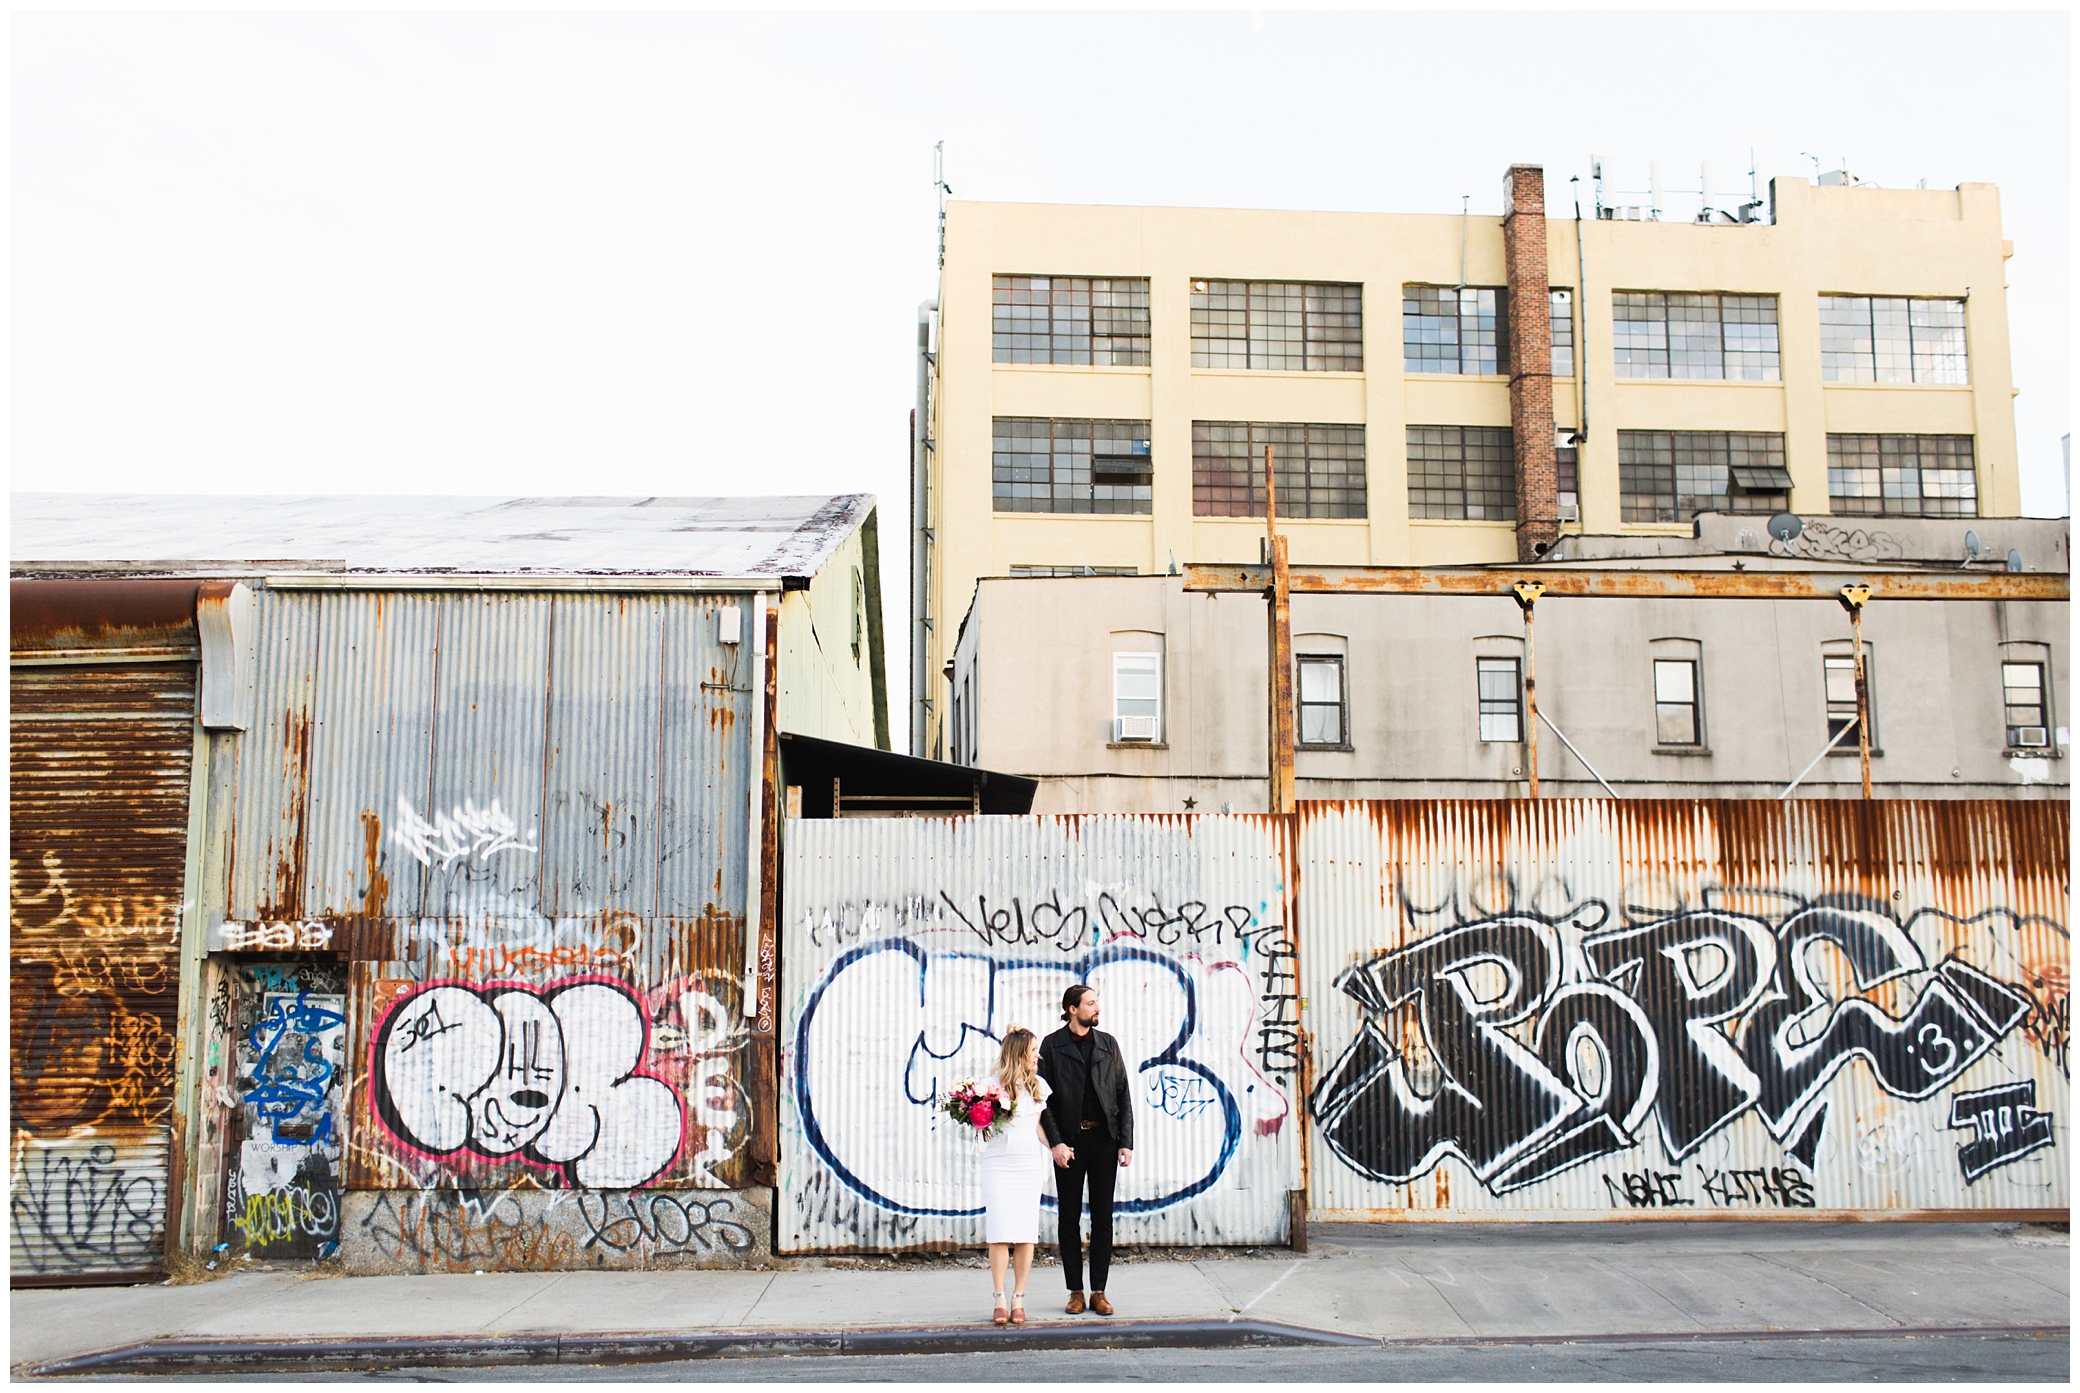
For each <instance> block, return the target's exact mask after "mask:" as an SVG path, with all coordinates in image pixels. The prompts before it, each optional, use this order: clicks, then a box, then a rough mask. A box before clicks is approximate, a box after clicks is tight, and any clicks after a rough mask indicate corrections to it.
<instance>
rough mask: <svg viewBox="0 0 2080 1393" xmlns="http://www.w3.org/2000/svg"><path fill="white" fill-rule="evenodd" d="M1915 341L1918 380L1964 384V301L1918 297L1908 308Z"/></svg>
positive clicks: (1967, 380) (1910, 326)
mask: <svg viewBox="0 0 2080 1393" xmlns="http://www.w3.org/2000/svg"><path fill="white" fill-rule="evenodd" d="M1908 321H1909V331H1910V333H1911V335H1912V337H1913V341H1914V380H1915V381H1916V382H1929V383H1934V384H1936V385H1938V386H1964V385H1965V384H1966V383H1968V382H1969V381H1970V380H1971V379H1970V374H1968V373H1967V372H1966V371H1965V348H1964V301H1962V300H1915V301H1912V302H1911V304H1910V307H1909V309H1908Z"/></svg>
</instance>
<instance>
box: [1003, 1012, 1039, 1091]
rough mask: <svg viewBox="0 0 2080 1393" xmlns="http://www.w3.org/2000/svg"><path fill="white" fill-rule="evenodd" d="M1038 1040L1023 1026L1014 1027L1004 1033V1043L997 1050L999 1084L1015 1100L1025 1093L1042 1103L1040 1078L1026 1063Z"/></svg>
mask: <svg viewBox="0 0 2080 1393" xmlns="http://www.w3.org/2000/svg"><path fill="white" fill-rule="evenodd" d="M1036 1038H1038V1037H1036V1036H1035V1035H1034V1034H1033V1032H1032V1031H1030V1030H1027V1029H1026V1028H1025V1027H1024V1026H1022V1025H1014V1026H1012V1027H1011V1028H1010V1029H1009V1030H1007V1031H1005V1032H1004V1043H1003V1044H1002V1045H1001V1046H1000V1047H999V1048H998V1050H997V1082H998V1083H1000V1084H1002V1085H1003V1086H1004V1091H1005V1092H1006V1093H1009V1094H1010V1095H1011V1096H1012V1097H1013V1098H1017V1097H1018V1095H1019V1094H1021V1093H1024V1094H1027V1095H1028V1096H1030V1097H1031V1098H1032V1099H1033V1101H1034V1102H1036V1103H1037V1102H1039V1101H1040V1076H1039V1075H1038V1074H1036V1073H1035V1072H1034V1071H1033V1066H1032V1065H1031V1064H1029V1063H1027V1061H1026V1055H1027V1054H1028V1053H1029V1052H1030V1051H1031V1050H1032V1048H1033V1041H1034V1040H1035V1039H1036Z"/></svg>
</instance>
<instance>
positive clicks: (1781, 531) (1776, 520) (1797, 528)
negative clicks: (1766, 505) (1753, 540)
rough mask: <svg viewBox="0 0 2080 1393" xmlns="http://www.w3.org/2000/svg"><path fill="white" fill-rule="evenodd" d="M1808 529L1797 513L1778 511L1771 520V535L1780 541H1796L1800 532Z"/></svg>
mask: <svg viewBox="0 0 2080 1393" xmlns="http://www.w3.org/2000/svg"><path fill="white" fill-rule="evenodd" d="M1805 530H1806V525H1805V524H1804V523H1803V522H1800V521H1799V518H1798V514H1797V513H1778V514H1777V515H1776V516H1775V517H1773V518H1771V519H1770V520H1769V535H1770V536H1772V537H1774V538H1775V539H1776V540H1777V541H1780V542H1789V541H1795V540H1796V539H1797V537H1798V534H1799V533H1801V532H1803V531H1805Z"/></svg>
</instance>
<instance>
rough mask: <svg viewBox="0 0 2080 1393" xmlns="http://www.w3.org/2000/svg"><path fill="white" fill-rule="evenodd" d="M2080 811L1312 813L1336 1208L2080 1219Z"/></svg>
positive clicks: (1660, 808)
mask: <svg viewBox="0 0 2080 1393" xmlns="http://www.w3.org/2000/svg"><path fill="white" fill-rule="evenodd" d="M2067 835H2068V823H2067V807H2066V805H2065V804H2063V803H2048V802H2042V803H2038V802H2032V803H2022V802H1971V803H1959V802H1942V803H1934V802H1875V803H1845V802H1828V801H1819V800H1810V801H1793V802H1788V803H1776V802H1652V801H1644V800H1640V801H1635V800H1625V801H1612V800H1570V801H1557V800H1556V801H1550V802H1541V803H1527V802H1392V803H1346V804H1333V803H1324V804H1304V805H1302V810H1301V813H1300V833H1299V843H1300V872H1299V895H1298V898H1299V915H1298V919H1299V923H1300V925H1301V927H1302V938H1301V943H1302V952H1301V962H1302V976H1303V980H1304V982H1305V984H1306V985H1305V988H1304V995H1305V996H1306V997H1307V998H1308V1003H1309V1009H1308V1011H1307V1013H1306V1014H1307V1024H1308V1028H1309V1030H1310V1031H1311V1032H1312V1034H1313V1043H1314V1050H1315V1054H1314V1079H1313V1085H1312V1094H1311V1097H1310V1099H1309V1106H1310V1116H1311V1120H1312V1123H1313V1133H1312V1135H1313V1141H1314V1152H1313V1155H1312V1158H1311V1159H1312V1168H1311V1174H1310V1179H1311V1194H1310V1201H1311V1207H1312V1209H1313V1211H1314V1212H1315V1213H1316V1214H1317V1215H1319V1216H1323V1217H1327V1218H1360V1217H1362V1218H1393V1219H1451V1218H1523V1219H1537V1218H1568V1219H1610V1218H1636V1217H1685V1218H1687V1217H1694V1216H1699V1215H1712V1214H1718V1215H1739V1216H1741V1217H1750V1218H1778V1217H1816V1216H1825V1215H1829V1214H1845V1213H1871V1212H1886V1213H1906V1212H1915V1211H1945V1210H2004V1209H2062V1208H2064V1207H2065V1206H2066V1205H2067V1202H2068V1201H2067V1189H2066V1174H2067V1157H2066V1140H2067V1130H2066V1114H2067V1104H2068V1087H2067V1058H2066V1048H2067V1023H2068V1015H2067V1011H2068V1006H2067V993H2068V983H2069V978H2068V971H2069V961H2070V953H2069V943H2070V939H2069V933H2068V900H2067V895H2068V891H2067V886H2068V859H2067V852H2066V848H2067Z"/></svg>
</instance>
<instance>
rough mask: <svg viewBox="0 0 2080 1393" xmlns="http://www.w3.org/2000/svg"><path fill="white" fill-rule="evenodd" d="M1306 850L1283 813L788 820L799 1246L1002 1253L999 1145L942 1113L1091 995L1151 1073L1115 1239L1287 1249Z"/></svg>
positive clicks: (779, 1232) (780, 1226)
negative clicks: (1296, 936)
mask: <svg viewBox="0 0 2080 1393" xmlns="http://www.w3.org/2000/svg"><path fill="white" fill-rule="evenodd" d="M1286 852H1287V844H1286V824H1285V823H1284V822H1283V821H1282V820H1276V819H1270V818H1251V817H1225V818H1214V817H1202V818H1190V817H1167V816H1145V817H1134V816H1123V817H1083V818H1074V817H1065V818H1031V817H964V818H954V819H927V820H898V819H856V820H843V821H792V822H790V823H789V824H788V825H787V837H786V879H785V902H784V906H783V914H784V921H783V926H782V943H781V954H782V957H781V961H782V971H783V985H782V1000H783V1004H784V1011H783V1022H782V1032H783V1039H784V1041H785V1045H784V1049H783V1059H782V1080H781V1109H782V1113H781V1119H782V1121H781V1126H782V1133H781V1137H782V1145H781V1174H780V1186H781V1190H780V1195H779V1197H778V1198H777V1199H776V1201H775V1204H776V1209H777V1211H778V1212H777V1214H776V1219H775V1232H776V1237H777V1242H778V1244H779V1246H780V1247H781V1248H782V1249H783V1250H785V1251H794V1252H801V1251H814V1250H850V1249H868V1250H887V1249H899V1248H918V1247H926V1246H934V1245H947V1244H956V1243H958V1244H974V1243H979V1242H981V1240H982V1218H981V1207H982V1200H981V1192H980V1188H979V1182H978V1179H977V1169H976V1167H977V1158H978V1153H979V1147H978V1146H977V1145H976V1143H974V1142H973V1141H972V1140H970V1139H969V1138H966V1137H962V1136H958V1135H956V1134H955V1132H954V1129H953V1125H952V1124H951V1123H950V1122H949V1121H948V1120H947V1119H946V1118H945V1117H944V1116H943V1115H941V1114H939V1113H938V1112H937V1111H936V1110H935V1109H934V1107H933V1105H932V1100H933V1098H934V1095H935V1094H937V1093H938V1092H939V1091H941V1090H942V1089H943V1088H944V1087H946V1086H947V1085H948V1084H950V1083H951V1082H952V1081H953V1080H955V1079H957V1078H960V1077H977V1076H980V1075H982V1074H985V1073H988V1072H990V1070H991V1069H992V1068H993V1067H994V1063H995V1057H996V1042H997V1040H998V1039H999V1038H1000V1037H1001V1036H1002V1035H1003V1033H1004V1031H1005V1030H1006V1029H1007V1028H1008V1027H1009V1026H1010V1025H1011V1024H1013V1023H1017V1024H1022V1025H1026V1026H1028V1027H1031V1028H1034V1029H1036V1030H1037V1031H1039V1032H1040V1033H1041V1034H1042V1035H1043V1036H1044V1035H1045V1034H1046V1033H1047V1032H1049V1031H1051V1030H1053V1029H1055V1028H1056V1027H1057V1026H1058V1024H1059V1015H1060V1000H1061V994H1062V992H1063V990H1064V989H1065V988H1066V987H1068V986H1069V985H1071V984H1073V983H1075V982H1078V981H1088V982H1090V983H1091V984H1092V985H1094V986H1095V987H1097V988H1098V990H1099V992H1100V995H1101V997H1102V1001H1103V1017H1102V1022H1101V1024H1102V1028H1103V1029H1105V1030H1107V1031H1109V1032H1111V1033H1112V1034H1113V1035H1115V1036H1116V1037H1117V1038H1118V1039H1119V1041H1120V1043H1121V1046H1122V1047H1123V1049H1124V1050H1125V1052H1126V1053H1127V1055H1128V1056H1129V1057H1130V1059H1131V1060H1132V1061H1134V1062H1136V1063H1137V1064H1138V1065H1139V1068H1138V1070H1137V1072H1136V1076H1135V1078H1134V1079H1133V1080H1132V1088H1133V1093H1134V1107H1135V1114H1134V1127H1135V1155H1134V1163H1133V1165H1132V1166H1131V1167H1130V1168H1129V1169H1127V1170H1124V1171H1121V1172H1120V1175H1119V1189H1118V1192H1117V1211H1116V1212H1117V1215H1118V1221H1117V1222H1118V1227H1117V1237H1118V1240H1119V1241H1120V1242H1125V1243H1134V1242H1152V1243H1265V1242H1277V1241H1281V1240H1283V1238H1284V1237H1285V1236H1286V1229H1287V1216H1288V1200H1287V1195H1288V1192H1289V1191H1290V1190H1292V1189H1294V1188H1297V1187H1298V1185H1299V1183H1300V1159H1299V1137H1298V1131H1299V1127H1298V1123H1299V1117H1298V1113H1297V1105H1298V1103H1299V1097H1298V1087H1297V1070H1298V1051H1297V1044H1298V1041H1297V1000H1296V998H1297V995H1298V990H1297V982H1296V980H1295V976H1296V974H1295V973H1294V971H1293V964H1292V948H1291V940H1290V937H1289V935H1288V932H1287V928H1286V925H1287V922H1288V921H1287V915H1286V905H1287V875H1286V865H1287V855H1286ZM1051 1183H1052V1182H1050V1196H1051ZM1047 1205H1048V1206H1049V1208H1048V1210H1047V1215H1046V1216H1044V1217H1043V1220H1042V1237H1043V1238H1045V1237H1046V1236H1047V1233H1048V1232H1049V1230H1050V1228H1051V1225H1052V1223H1053V1219H1052V1217H1051V1216H1052V1214H1053V1210H1052V1205H1053V1200H1052V1198H1051V1197H1050V1198H1049V1199H1048V1200H1047Z"/></svg>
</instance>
